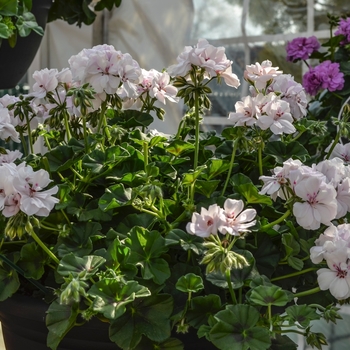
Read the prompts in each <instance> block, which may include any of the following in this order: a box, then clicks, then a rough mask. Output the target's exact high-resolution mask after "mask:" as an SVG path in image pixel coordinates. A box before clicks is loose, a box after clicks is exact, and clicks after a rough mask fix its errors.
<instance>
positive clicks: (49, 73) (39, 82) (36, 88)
mask: <svg viewBox="0 0 350 350" xmlns="http://www.w3.org/2000/svg"><path fill="white" fill-rule="evenodd" d="M57 75H58V70H57V69H47V68H44V69H42V70H40V71H35V72H34V73H33V78H34V80H35V84H34V85H33V93H32V95H33V96H35V97H38V98H43V97H45V96H46V94H47V93H48V92H50V91H53V90H55V89H56V87H57V85H58V79H57Z"/></svg>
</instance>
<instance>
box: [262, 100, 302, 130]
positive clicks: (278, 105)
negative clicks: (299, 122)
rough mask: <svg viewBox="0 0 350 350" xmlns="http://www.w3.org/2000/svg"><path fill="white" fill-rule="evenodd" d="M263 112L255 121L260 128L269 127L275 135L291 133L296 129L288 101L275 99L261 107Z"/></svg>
mask: <svg viewBox="0 0 350 350" xmlns="http://www.w3.org/2000/svg"><path fill="white" fill-rule="evenodd" d="M263 112H264V113H263V114H262V115H261V116H260V117H259V119H258V121H257V125H258V126H259V127H260V128H261V129H262V130H266V129H270V130H271V131H272V132H273V133H274V134H275V135H281V134H292V133H294V132H295V131H296V129H295V127H294V126H293V124H292V123H293V117H292V115H291V114H290V108H289V103H288V102H286V101H282V100H280V99H275V100H273V101H271V102H270V103H268V104H267V105H266V106H265V107H264V108H263Z"/></svg>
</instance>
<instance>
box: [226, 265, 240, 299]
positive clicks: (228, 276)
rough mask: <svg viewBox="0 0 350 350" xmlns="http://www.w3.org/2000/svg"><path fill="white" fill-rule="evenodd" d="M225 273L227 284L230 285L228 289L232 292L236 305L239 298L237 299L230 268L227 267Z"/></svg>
mask: <svg viewBox="0 0 350 350" xmlns="http://www.w3.org/2000/svg"><path fill="white" fill-rule="evenodd" d="M225 275H226V281H227V285H228V290H229V292H230V295H231V299H232V304H233V305H236V304H237V299H236V294H235V291H234V290H233V288H232V283H231V271H230V270H229V269H227V270H226V272H225Z"/></svg>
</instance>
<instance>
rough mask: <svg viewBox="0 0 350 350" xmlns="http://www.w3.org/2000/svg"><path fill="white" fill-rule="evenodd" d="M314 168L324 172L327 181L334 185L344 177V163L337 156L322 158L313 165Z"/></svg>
mask: <svg viewBox="0 0 350 350" xmlns="http://www.w3.org/2000/svg"><path fill="white" fill-rule="evenodd" d="M315 169H316V170H317V171H319V172H321V173H322V174H324V175H325V176H326V178H327V181H328V182H332V184H333V185H334V186H337V185H338V184H339V183H340V181H341V180H342V179H344V178H345V165H344V162H343V161H342V160H341V159H340V158H338V157H335V158H332V159H326V160H323V161H322V162H320V163H318V164H317V165H316V166H315Z"/></svg>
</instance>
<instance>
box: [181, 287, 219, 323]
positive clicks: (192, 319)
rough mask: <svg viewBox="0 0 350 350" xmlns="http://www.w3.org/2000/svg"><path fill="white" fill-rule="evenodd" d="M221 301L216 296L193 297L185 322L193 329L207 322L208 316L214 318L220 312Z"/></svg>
mask: <svg viewBox="0 0 350 350" xmlns="http://www.w3.org/2000/svg"><path fill="white" fill-rule="evenodd" d="M221 308H222V307H221V300H220V297H219V296H218V295H214V294H210V295H206V296H200V297H194V298H192V300H191V307H190V309H189V310H188V311H187V314H186V320H187V322H188V323H189V324H190V325H191V326H192V327H194V328H197V329H198V328H199V327H200V326H201V325H203V324H206V323H207V322H208V318H209V317H210V316H214V315H215V314H216V313H217V312H219V311H220V310H221Z"/></svg>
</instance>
